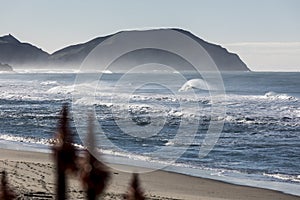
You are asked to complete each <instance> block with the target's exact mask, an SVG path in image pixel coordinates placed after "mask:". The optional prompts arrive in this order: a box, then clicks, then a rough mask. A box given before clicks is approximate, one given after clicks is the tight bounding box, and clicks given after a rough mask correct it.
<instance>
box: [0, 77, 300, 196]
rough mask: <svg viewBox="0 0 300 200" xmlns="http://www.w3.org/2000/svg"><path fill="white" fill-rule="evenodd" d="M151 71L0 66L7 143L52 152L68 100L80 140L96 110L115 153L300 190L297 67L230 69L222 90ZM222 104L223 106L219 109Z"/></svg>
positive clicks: (0, 126) (104, 146) (0, 128)
mask: <svg viewBox="0 0 300 200" xmlns="http://www.w3.org/2000/svg"><path fill="white" fill-rule="evenodd" d="M145 76H149V77H148V78H147V84H144V85H141V84H140V83H144V82H143V81H142V80H143V79H144V77H145ZM152 76H153V77H155V78H153V77H151V75H148V74H142V75H141V74H130V75H127V76H124V74H114V73H105V74H102V75H101V78H100V80H99V81H98V78H99V74H84V75H82V74H81V75H80V78H79V75H78V74H77V73H53V72H48V73H43V72H40V73H31V72H19V73H3V74H0V148H7V149H18V150H30V151H40V152H49V151H50V150H49V149H50V148H49V147H50V146H51V143H52V142H53V137H54V135H55V132H56V128H57V124H58V119H59V113H60V110H61V107H62V105H63V104H64V103H66V102H67V103H69V105H70V115H71V117H72V121H71V125H70V126H71V128H72V130H73V134H74V138H75V143H76V145H77V146H78V147H79V148H82V146H83V145H84V141H85V134H86V129H87V128H86V126H87V125H86V121H87V120H86V119H87V116H88V114H89V113H91V112H93V113H94V114H95V117H96V122H95V126H96V128H95V132H96V144H97V147H98V148H99V149H100V150H101V151H102V152H103V154H104V158H105V159H107V161H109V162H110V163H119V164H128V165H135V166H141V167H146V168H151V169H157V168H159V169H163V170H166V171H174V172H178V173H183V174H188V175H191V176H199V177H205V178H211V179H216V180H221V181H226V182H230V183H235V184H241V185H249V186H255V187H262V188H269V189H273V190H278V191H282V192H286V193H290V194H295V195H300V73H299V72H291V73H287V72H285V73H284V72H225V73H222V74H221V77H222V80H223V83H224V89H225V90H224V94H225V95H223V96H220V97H219V96H218V95H220V94H216V96H214V97H212V95H214V92H212V93H211V92H210V91H209V90H212V91H214V90H217V89H216V88H214V87H213V82H212V83H208V82H206V83H207V85H212V86H211V87H208V88H209V90H208V89H207V85H205V84H204V85H203V82H201V80H202V78H203V77H198V75H196V74H192V73H190V74H189V73H187V74H185V75H184V77H185V78H186V80H194V82H190V85H189V86H188V87H182V86H183V85H184V84H185V82H184V79H182V78H181V79H177V78H178V75H177V74H171V75H170V74H164V73H155V74H154V75H152ZM82 77H84V79H82ZM79 80H80V81H79ZM83 80H84V81H83ZM95 80H96V81H95ZM120 80H121V81H120ZM151 80H153V81H151ZM214 107H215V108H217V109H216V110H214ZM218 108H222V109H223V111H224V113H223V114H222V113H221V114H220V115H218V113H212V111H218ZM222 109H221V111H220V112H222ZM214 121H217V122H218V123H214ZM219 122H220V123H219ZM212 124H213V125H214V126H215V125H218V126H219V128H221V129H220V130H221V131H220V133H219V134H216V135H213V137H211V138H210V139H211V140H206V139H205V138H206V137H207V136H208V135H209V133H208V132H209V131H208V130H211V131H212V134H213V133H214V132H218V130H219V129H214V127H213V126H212ZM209 141H213V146H212V148H211V149H210V151H209V152H208V153H207V155H205V156H200V157H199V152H200V151H201V148H202V145H203V143H205V142H209Z"/></svg>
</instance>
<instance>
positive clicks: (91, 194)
mask: <svg viewBox="0 0 300 200" xmlns="http://www.w3.org/2000/svg"><path fill="white" fill-rule="evenodd" d="M96 197H97V195H96V191H95V189H94V188H92V189H88V190H87V198H88V200H96Z"/></svg>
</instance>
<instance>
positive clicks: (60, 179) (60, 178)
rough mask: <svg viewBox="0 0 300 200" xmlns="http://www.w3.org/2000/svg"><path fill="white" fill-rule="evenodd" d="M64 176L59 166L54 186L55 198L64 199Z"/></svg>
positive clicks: (65, 186)
mask: <svg viewBox="0 0 300 200" xmlns="http://www.w3.org/2000/svg"><path fill="white" fill-rule="evenodd" d="M66 188H67V185H66V176H65V172H64V171H63V170H61V169H60V168H59V167H58V168H57V188H56V195H57V197H56V199H57V200H65V199H66Z"/></svg>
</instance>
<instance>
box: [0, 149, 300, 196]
mask: <svg viewBox="0 0 300 200" xmlns="http://www.w3.org/2000/svg"><path fill="white" fill-rule="evenodd" d="M118 168H121V169H122V168H124V169H129V170H130V169H131V170H133V171H137V169H134V168H133V167H130V166H124V165H118ZM0 169H1V170H3V169H4V170H6V171H7V173H8V180H9V183H10V186H11V187H12V188H13V189H14V191H15V192H16V193H17V195H18V197H19V199H54V197H55V195H54V192H55V179H54V172H55V166H54V165H53V162H52V157H51V154H47V153H37V152H26V151H17V150H7V149H0ZM111 172H112V179H111V181H110V183H109V185H108V187H107V190H106V193H105V194H104V196H103V199H123V194H124V193H125V192H126V190H127V188H128V183H129V182H130V180H131V174H129V173H125V172H121V171H116V170H114V169H111ZM140 180H141V183H142V187H143V189H144V192H145V194H146V196H147V198H148V199H156V200H164V199H186V200H202V199H203V200H221V199H228V200H229V199H230V200H233V199H242V200H254V199H255V200H257V199H264V200H277V199H278V200H279V199H282V200H283V199H284V200H294V199H300V197H297V196H293V195H288V194H283V193H281V192H277V191H272V190H267V189H260V188H254V187H247V186H238V185H233V184H229V183H223V182H220V181H215V180H210V179H205V178H197V177H192V176H187V175H182V174H177V173H171V172H165V171H155V172H150V173H145V174H140ZM68 184H69V188H68V197H69V199H85V192H84V190H83V189H82V187H81V183H80V182H79V181H78V179H77V177H75V176H71V177H69V179H68Z"/></svg>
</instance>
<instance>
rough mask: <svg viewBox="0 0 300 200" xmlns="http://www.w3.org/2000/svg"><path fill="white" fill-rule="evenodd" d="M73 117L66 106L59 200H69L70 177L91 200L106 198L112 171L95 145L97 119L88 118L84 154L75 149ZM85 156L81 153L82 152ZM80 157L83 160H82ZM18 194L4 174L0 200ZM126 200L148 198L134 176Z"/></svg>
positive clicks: (56, 147) (58, 155)
mask: <svg viewBox="0 0 300 200" xmlns="http://www.w3.org/2000/svg"><path fill="white" fill-rule="evenodd" d="M69 122H70V116H69V110H68V105H67V104H64V105H63V107H62V110H61V113H60V116H59V121H58V127H57V133H56V135H55V139H54V143H53V146H52V147H51V149H52V152H53V154H52V155H53V160H54V165H55V176H56V191H55V198H56V199H57V200H65V199H68V195H67V191H68V184H67V183H68V182H67V179H68V176H69V175H74V176H75V177H77V178H78V179H79V180H80V181H81V183H82V186H83V188H84V189H85V191H86V197H87V199H88V200H96V199H97V198H98V197H100V196H101V195H102V194H104V192H105V189H106V186H107V184H108V182H109V180H110V178H111V173H110V171H109V168H108V167H106V165H105V164H104V163H103V162H101V160H100V158H101V155H99V151H98V150H97V148H96V145H95V136H94V135H95V134H94V131H93V130H94V129H93V127H94V123H95V122H94V118H93V117H91V116H90V117H89V125H88V131H87V137H86V144H87V145H86V147H85V150H84V153H83V154H82V153H81V154H80V153H79V150H78V149H76V148H75V147H74V138H73V134H72V131H71V128H70V124H69ZM81 152H82V151H81ZM79 155H80V156H79ZM16 194H18V191H17V190H14V191H13V190H12V189H11V188H10V187H9V184H8V181H7V173H6V172H5V171H3V172H2V176H1V187H0V200H13V199H20V198H21V197H20V196H19V197H18V195H16ZM123 198H124V199H127V200H144V199H145V196H144V193H143V190H142V188H141V186H140V182H139V179H138V175H137V174H133V178H132V180H131V183H130V186H129V187H128V191H127V193H126V194H125V195H124V196H123Z"/></svg>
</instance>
